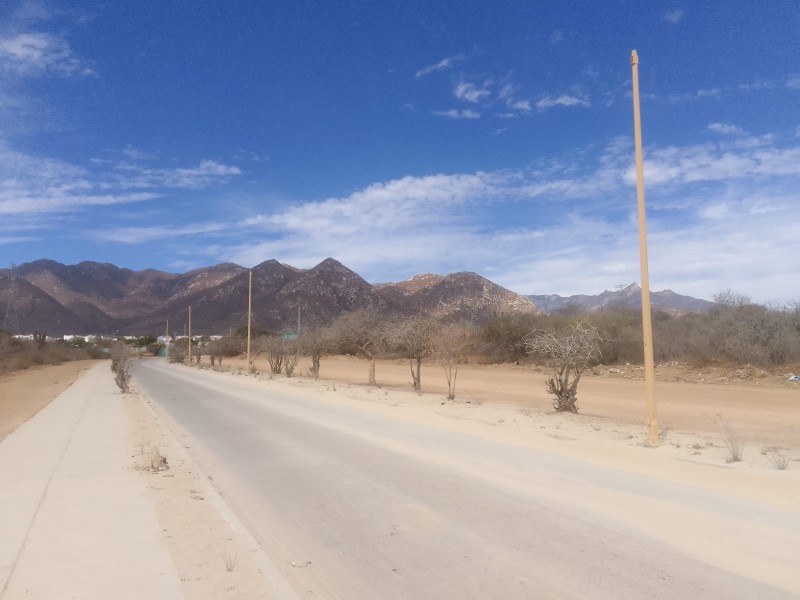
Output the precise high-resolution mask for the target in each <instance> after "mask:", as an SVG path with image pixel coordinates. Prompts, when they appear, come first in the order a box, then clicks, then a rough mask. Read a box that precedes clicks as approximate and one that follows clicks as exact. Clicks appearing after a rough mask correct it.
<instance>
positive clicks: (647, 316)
mask: <svg viewBox="0 0 800 600" xmlns="http://www.w3.org/2000/svg"><path fill="white" fill-rule="evenodd" d="M631 68H632V69H633V127H634V138H635V142H636V195H637V199H638V204H639V262H640V264H641V270H642V333H643V338H644V384H645V388H646V393H647V441H648V442H649V443H651V444H658V443H659V442H660V441H661V438H660V436H659V433H658V415H657V413H656V389H655V368H654V366H653V322H652V316H651V311H650V274H649V272H648V268H647V221H646V219H645V210H644V166H643V164H642V118H641V114H640V112H639V55H638V54H637V53H636V50H634V51H633V52H631Z"/></svg>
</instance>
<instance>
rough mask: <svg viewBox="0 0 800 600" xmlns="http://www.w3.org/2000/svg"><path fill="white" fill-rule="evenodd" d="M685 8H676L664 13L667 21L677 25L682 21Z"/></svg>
mask: <svg viewBox="0 0 800 600" xmlns="http://www.w3.org/2000/svg"><path fill="white" fill-rule="evenodd" d="M683 14H684V13H683V10H682V9H680V8H676V9H675V10H670V11H667V12H666V13H664V20H665V21H666V22H667V23H672V24H673V25H675V24H676V23H680V22H681V20H682V19H683Z"/></svg>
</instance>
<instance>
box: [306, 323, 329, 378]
mask: <svg viewBox="0 0 800 600" xmlns="http://www.w3.org/2000/svg"><path fill="white" fill-rule="evenodd" d="M334 339H335V338H334V336H333V332H332V330H331V328H329V327H321V326H319V325H313V324H312V325H310V326H306V327H304V328H303V330H302V331H301V332H300V338H299V339H298V342H299V344H300V351H301V352H302V353H303V354H307V355H308V356H310V357H311V369H310V373H311V376H312V377H313V378H314V379H319V363H320V359H321V358H322V355H323V354H325V353H327V352H330V350H331V348H332V347H333V346H334V345H335V341H334Z"/></svg>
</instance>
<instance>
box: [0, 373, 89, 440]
mask: <svg viewBox="0 0 800 600" xmlns="http://www.w3.org/2000/svg"><path fill="white" fill-rule="evenodd" d="M97 362H98V361H96V360H78V361H73V362H65V363H63V364H60V365H48V366H43V367H31V368H30V369H25V370H24V371H16V372H14V373H9V374H7V375H3V376H0V441H2V440H4V439H5V438H6V437H7V436H8V434H10V433H11V432H12V431H14V430H15V429H16V428H17V427H19V426H20V425H22V424H23V423H24V422H25V421H27V420H28V419H30V418H31V417H33V416H34V415H35V414H36V413H38V412H39V411H40V410H42V409H43V408H44V407H45V406H47V405H48V404H49V403H50V402H52V401H53V399H54V398H56V397H57V396H58V395H59V394H60V393H61V392H63V391H64V390H65V389H67V388H68V387H69V386H71V385H72V384H73V383H74V382H75V381H76V380H77V379H78V377H80V376H81V373H84V372H85V371H86V370H87V369H89V368H90V367H92V366H93V365H95V364H97Z"/></svg>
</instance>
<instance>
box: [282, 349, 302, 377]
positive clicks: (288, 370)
mask: <svg viewBox="0 0 800 600" xmlns="http://www.w3.org/2000/svg"><path fill="white" fill-rule="evenodd" d="M283 348H284V359H283V372H284V373H285V374H286V377H291V376H292V375H294V370H295V367H297V361H298V358H299V352H300V346H299V344H298V343H297V342H296V341H285V342H284V345H283Z"/></svg>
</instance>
